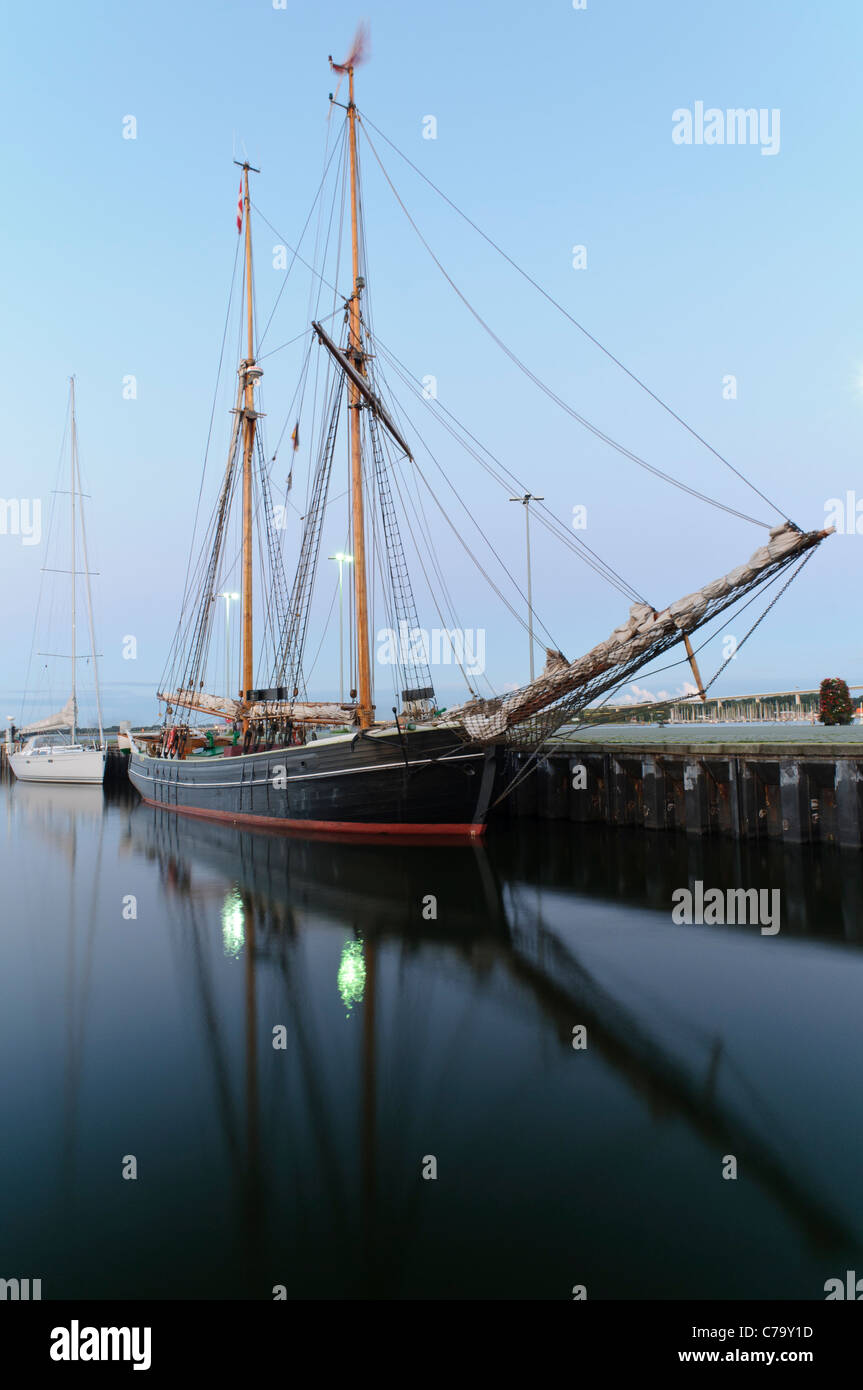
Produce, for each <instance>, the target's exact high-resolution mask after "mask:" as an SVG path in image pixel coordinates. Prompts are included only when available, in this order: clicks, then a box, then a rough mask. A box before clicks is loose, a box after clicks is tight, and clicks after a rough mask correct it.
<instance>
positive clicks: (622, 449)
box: [361, 122, 778, 530]
mask: <svg viewBox="0 0 863 1390" xmlns="http://www.w3.org/2000/svg"><path fill="white" fill-rule="evenodd" d="M361 124H362V122H361ZM364 134H365V138H366V140H368V142H369V146H370V148H371V151H372V154H373V155H374V156H375V159H376V160H377V162H378V165H379V166H380V170H381V173H382V174H383V176H384V178H385V179H386V181H387V183H388V184H389V187H390V190H391V192H392V194H393V197H394V198H395V200H396V202H397V203H398V205H399V207H400V208H401V210H402V212H403V213H404V215H405V217H406V218H407V220H408V222H409V223H410V225H411V227H412V228H413V230H414V231H415V232H416V235H417V236H418V238H419V240H420V241H421V242H422V244H423V246H424V247H425V249H426V251H427V252H428V254H429V256H430V257H431V259H432V260H433V261H434V263H435V265H436V266H437V268H438V270H439V271H440V273H441V274H442V275H443V277H444V279H445V280H446V281H447V283H448V284H449V285H450V287H451V288H452V290H453V291H454V292H455V294H456V295H457V296H458V298H459V299H460V300H461V302H462V303H463V304H464V306H465V308H466V309H467V310H468V312H469V313H470V314H471V315H472V316H473V317H474V318H475V319H476V321H477V323H478V324H479V325H480V327H481V328H482V329H483V330H484V331H485V332H486V333H487V334H488V336H489V337H490V338H491V339H492V341H493V342H494V343H496V344H497V346H498V347H499V348H500V350H501V352H503V353H504V355H505V356H506V357H508V358H509V360H510V361H511V362H512V363H513V364H514V365H515V366H516V367H518V369H519V371H521V372H523V373H524V375H525V376H526V377H527V378H528V380H529V381H532V382H533V384H534V385H535V386H536V387H537V388H538V389H539V390H540V391H542V392H543V393H544V394H545V395H546V396H548V398H549V400H551V401H554V403H555V405H557V406H559V407H560V409H561V410H564V411H565V412H566V413H567V415H569V416H571V417H572V419H573V420H576V421H577V422H578V424H580V425H582V426H583V428H584V429H586V430H588V431H589V432H590V433H591V434H592V435H594V436H595V437H596V438H597V439H600V440H601V441H602V442H603V443H604V444H607V445H608V446H609V447H610V448H612V449H614V450H616V452H617V453H619V454H620V455H621V456H622V457H623V458H627V459H629V460H630V461H631V462H632V463H636V464H638V466H639V468H644V469H646V471H647V472H648V473H652V474H653V475H654V476H655V477H657V478H662V479H663V481H664V482H667V483H670V484H671V485H672V487H676V488H679V489H680V491H681V492H686V493H688V494H689V495H690V496H691V497H695V498H697V499H698V500H699V501H700V502H706V503H707V504H708V506H711V507H716V508H717V510H719V511H723V512H726V513H727V514H728V515H729V516H736V517H738V518H739V519H740V520H741V521H749V522H751V523H752V525H753V526H763V527H764V528H765V529H767V530H769V529H770V523H769V522H767V521H759V520H758V518H757V517H754V516H749V514H748V513H747V512H741V511H739V510H738V509H737V508H736V507H729V506H728V505H727V504H726V503H725V502H720V501H718V499H717V498H715V497H710V496H709V495H708V494H707V493H706V492H701V491H700V490H699V489H698V488H694V487H690V486H689V484H688V483H684V482H682V481H681V480H680V479H679V478H675V477H673V475H672V474H670V473H666V472H665V471H664V470H663V469H661V468H657V467H656V465H655V464H652V463H648V462H647V460H646V459H643V458H641V456H640V455H639V454H636V453H634V452H633V451H632V450H631V449H629V448H627V447H626V445H625V444H621V443H620V442H619V441H618V440H616V439H613V438H612V437H611V435H609V434H606V433H605V431H604V430H601V429H600V428H599V426H598V425H594V424H593V423H592V422H591V421H590V420H588V419H587V417H586V416H584V415H582V414H580V412H579V411H577V410H575V408H574V407H573V406H571V405H569V404H568V403H567V402H566V401H565V400H563V398H562V397H561V396H558V395H557V393H556V392H555V391H553V390H552V389H551V387H550V386H546V384H545V382H544V381H543V380H542V378H541V377H538V376H537V375H536V373H535V372H533V371H532V370H531V369H530V367H528V366H527V364H526V363H525V362H522V360H521V358H520V357H518V356H517V355H516V354H515V353H514V352H513V351H512V349H511V348H508V347H507V345H506V343H505V342H504V341H503V339H502V338H501V337H499V336H498V334H497V333H495V331H494V329H493V328H492V327H491V325H490V324H488V323H487V322H486V320H485V319H484V318H483V317H482V315H481V314H480V313H479V311H478V310H477V309H475V308H474V307H473V305H472V304H471V302H470V300H469V299H468V298H467V296H466V295H465V294H463V293H462V291H461V290H460V289H459V287H458V285H457V284H456V283H455V281H454V280H453V278H452V276H451V275H450V274H449V272H448V271H447V270H446V269H445V268H444V266H443V265H442V263H441V262H440V261H439V260H438V258H437V256H436V255H435V253H434V251H433V250H432V248H431V246H430V245H429V243H428V242H427V241H426V239H425V237H424V236H423V234H422V232H421V231H420V229H419V227H418V226H417V224H416V222H415V221H414V219H413V218H412V217H411V215H410V213H409V212H408V210H407V208H406V207H405V204H404V203H403V201H402V199H401V197H400V195H399V193H398V190H397V189H396V187H395V185H394V184H393V182H392V180H391V178H390V176H389V174H388V173H387V171H386V169H385V167H384V165H383V163H382V162H381V159H380V156H379V155H378V152H377V150H376V149H375V146H374V144H373V143H372V140H371V137H370V136H369V134H368V131H364ZM770 505H771V506H772V505H773V504H772V503H771V504H770ZM776 510H778V508H777V509H776Z"/></svg>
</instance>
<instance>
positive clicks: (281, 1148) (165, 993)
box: [0, 782, 863, 1300]
mask: <svg viewBox="0 0 863 1390" xmlns="http://www.w3.org/2000/svg"><path fill="white" fill-rule="evenodd" d="M0 827H2V833H0V845H2V852H0V867H2V883H3V907H2V931H0V979H2V1003H3V1007H2V1009H0V1044H2V1053H3V1058H4V1065H3V1068H2V1116H3V1129H4V1142H3V1144H2V1146H0V1184H2V1191H3V1194H4V1212H5V1214H4V1236H3V1263H4V1269H3V1270H2V1271H0V1273H2V1274H4V1275H5V1276H7V1277H12V1276H16V1277H19V1278H31V1279H41V1280H42V1297H43V1298H44V1299H51V1298H85V1299H102V1298H106V1299H110V1298H123V1299H138V1298H170V1299H181V1298H207V1299H219V1298H225V1299H227V1298H230V1299H235V1298H242V1299H265V1300H269V1299H272V1298H274V1297H275V1296H278V1295H279V1294H280V1293H281V1292H282V1291H284V1294H285V1296H286V1297H287V1298H289V1299H292V1298H304V1299H308V1298H325V1299H330V1298H331V1299H354V1298H357V1299H359V1298H373V1299H446V1298H459V1299H566V1300H568V1299H571V1298H572V1297H573V1290H574V1289H583V1290H584V1292H585V1293H586V1296H587V1297H588V1298H589V1299H591V1300H592V1299H632V1298H638V1299H645V1298H660V1299H685V1298H699V1299H708V1298H719V1299H731V1298H754V1299H823V1298H824V1285H825V1281H827V1280H828V1279H830V1278H834V1277H840V1278H843V1279H844V1276H845V1271H846V1270H847V1269H855V1268H856V1269H858V1270H860V1271H861V1272H863V1244H861V1241H863V1187H861V1184H860V1181H859V1172H860V1159H861V1146H863V1094H861V1089H860V1083H859V1072H860V1057H861V1052H863V1011H861V1009H860V999H861V996H863V865H861V857H860V855H859V853H853V852H849V851H847V850H845V851H843V850H839V849H836V848H834V847H832V846H827V845H805V846H794V847H789V846H786V845H783V844H777V843H769V844H767V843H765V844H761V843H759V844H754V845H753V844H747V843H745V842H740V841H724V840H707V839H697V838H693V837H692V836H689V837H687V836H685V835H681V834H675V833H670V834H666V835H661V836H657V835H656V834H651V833H650V832H648V831H644V830H641V829H637V828H631V829H630V828H622V829H617V828H610V827H607V826H600V825H576V824H571V823H567V822H532V821H529V820H520V821H505V822H501V823H499V824H497V825H492V826H491V828H490V830H489V832H488V835H487V837H486V840H485V843H484V844H477V845H464V846H444V847H435V846H422V847H421V846H412V847H408V848H404V847H402V846H399V845H397V844H393V843H387V842H382V843H380V844H362V845H359V844H349V843H348V844H345V843H339V842H335V841H322V840H317V841H316V840H308V839H302V838H290V837H284V836H279V835H271V834H263V833H240V832H238V831H236V830H233V829H231V828H230V827H225V826H220V825H215V824H212V823H208V822H206V821H201V820H195V819H191V818H184V817H178V816H174V815H171V814H170V813H165V812H159V811H157V810H155V809H154V808H151V807H148V806H146V805H144V804H143V803H141V802H140V801H139V800H138V798H137V797H136V796H135V794H134V793H132V792H131V791H130V790H129V789H128V788H125V787H122V786H121V787H119V788H116V789H106V790H105V791H103V790H102V788H93V787H84V788H77V789H76V788H65V787H60V786H53V787H52V786H28V785H25V784H20V783H18V784H16V783H8V782H3V783H2V785H0ZM699 882H700V883H702V884H704V885H707V886H709V887H711V888H719V889H721V890H724V889H726V888H740V887H743V888H759V889H760V888H765V889H770V890H779V893H780V901H781V914H780V920H779V930H778V931H776V932H775V933H766V932H764V931H763V930H762V929H761V928H760V927H759V926H758V925H757V924H756V925H707V924H699V923H691V924H687V923H681V922H679V921H675V920H674V918H673V915H672V901H673V900H672V895H673V894H674V893H675V892H676V891H677V890H679V889H681V888H685V887H687V886H689V887H690V888H692V887H693V885H694V884H696V883H699ZM729 1159H733V1160H734V1163H733V1164H730V1163H729ZM732 1170H734V1171H733V1172H732ZM735 1172H736V1175H734V1173H735ZM274 1291H275V1292H274Z"/></svg>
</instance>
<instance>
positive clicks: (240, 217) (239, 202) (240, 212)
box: [237, 179, 243, 232]
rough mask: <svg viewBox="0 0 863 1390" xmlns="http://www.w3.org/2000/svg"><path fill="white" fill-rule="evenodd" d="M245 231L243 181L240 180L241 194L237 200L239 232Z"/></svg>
mask: <svg viewBox="0 0 863 1390" xmlns="http://www.w3.org/2000/svg"><path fill="white" fill-rule="evenodd" d="M242 230H243V180H242V179H240V193H239V197H238V198H237V232H241V231H242Z"/></svg>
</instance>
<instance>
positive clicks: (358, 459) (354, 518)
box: [348, 63, 374, 729]
mask: <svg viewBox="0 0 863 1390" xmlns="http://www.w3.org/2000/svg"><path fill="white" fill-rule="evenodd" d="M348 83H349V94H348V133H349V136H350V166H351V248H352V252H353V273H354V288H353V294H352V295H351V297H350V300H349V301H348V302H349V306H350V347H349V350H348V356H349V357H350V358H351V360H352V362H353V363H354V365H355V367H356V369H357V371H358V372H360V373H361V374H362V375H363V376H365V365H364V353H363V344H362V330H361V326H360V295H361V293H362V290H363V288H364V281H363V280H362V278H361V277H360V250H359V225H358V218H357V110H356V106H355V105H354V68H353V63H351V65H350V66H349V67H348ZM348 392H349V401H348V408H349V410H350V413H351V522H352V530H353V538H352V544H353V548H354V597H355V601H356V638H357V677H358V695H359V703H358V707H357V715H358V719H359V725H360V728H361V729H367V728H368V727H369V725H370V724H371V723H372V721H373V719H374V706H373V704H372V681H371V666H370V660H369V609H368V591H367V587H366V584H367V580H366V537H365V524H364V519H363V455H362V441H361V433H360V408H361V405H362V400H361V392H360V390H359V388H358V387H357V385H356V384H355V382H353V381H351V380H350V379H349V380H348Z"/></svg>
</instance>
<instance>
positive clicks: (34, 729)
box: [19, 695, 75, 737]
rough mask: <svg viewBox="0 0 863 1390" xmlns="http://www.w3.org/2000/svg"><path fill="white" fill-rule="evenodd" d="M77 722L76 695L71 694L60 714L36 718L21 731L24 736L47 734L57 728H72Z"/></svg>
mask: <svg viewBox="0 0 863 1390" xmlns="http://www.w3.org/2000/svg"><path fill="white" fill-rule="evenodd" d="M74 723H75V696H74V695H70V696H69V698H68V700H67V701H66V703H65V705H64V706H63V708H62V709H61V710H60V712H59V713H58V714H49V715H48V716H47V717H46V718H45V719H36V720H34V722H33V723H32V724H28V725H27V727H26V729H21V730H20V731H19V732H20V734H21V736H22V737H29V736H30V734H47V733H51V732H53V731H55V730H57V729H71V727H72V725H73V724H74Z"/></svg>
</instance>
